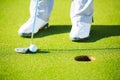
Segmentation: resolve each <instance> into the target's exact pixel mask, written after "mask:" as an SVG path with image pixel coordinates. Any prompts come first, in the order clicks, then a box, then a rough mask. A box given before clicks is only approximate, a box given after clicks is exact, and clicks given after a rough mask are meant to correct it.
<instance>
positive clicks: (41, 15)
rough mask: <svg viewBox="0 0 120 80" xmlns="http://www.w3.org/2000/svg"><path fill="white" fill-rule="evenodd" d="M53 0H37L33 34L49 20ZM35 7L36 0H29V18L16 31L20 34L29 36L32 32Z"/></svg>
mask: <svg viewBox="0 0 120 80" xmlns="http://www.w3.org/2000/svg"><path fill="white" fill-rule="evenodd" d="M53 3H54V0H39V1H38V10H37V17H36V23H35V29H34V34H35V33H37V32H38V31H39V29H42V28H43V27H44V26H45V25H46V24H48V22H49V17H50V14H51V11H52V7H53ZM35 8H36V0H31V3H30V18H29V19H28V21H27V22H26V23H25V24H23V25H22V26H21V28H20V29H19V31H18V34H19V35H20V36H31V35H30V34H31V33H32V27H33V26H32V25H33V22H34V15H35Z"/></svg>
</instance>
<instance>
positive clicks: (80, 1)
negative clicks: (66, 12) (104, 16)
mask: <svg viewBox="0 0 120 80" xmlns="http://www.w3.org/2000/svg"><path fill="white" fill-rule="evenodd" d="M53 3H54V0H39V6H38V7H39V8H38V15H37V16H38V17H39V18H41V19H43V20H45V21H48V20H49V17H50V13H51V11H52V7H53ZM35 4H36V0H31V5H30V13H31V16H33V14H34V10H35ZM92 15H93V0H72V5H71V12H70V16H71V21H72V24H73V25H76V24H79V23H80V22H85V23H91V22H92Z"/></svg>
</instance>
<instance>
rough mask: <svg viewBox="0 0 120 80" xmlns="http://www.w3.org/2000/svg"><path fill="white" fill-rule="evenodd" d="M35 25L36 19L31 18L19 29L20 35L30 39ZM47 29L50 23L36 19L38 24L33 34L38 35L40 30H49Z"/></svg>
mask: <svg viewBox="0 0 120 80" xmlns="http://www.w3.org/2000/svg"><path fill="white" fill-rule="evenodd" d="M33 23H34V18H29V20H28V21H27V22H26V23H25V24H23V25H22V26H21V28H20V29H19V31H18V35H20V36H25V37H30V36H31V33H32V30H33ZM47 27H48V22H46V21H44V20H41V19H39V18H36V23H35V27H34V32H33V33H34V34H36V33H37V32H38V31H39V30H40V29H43V28H47Z"/></svg>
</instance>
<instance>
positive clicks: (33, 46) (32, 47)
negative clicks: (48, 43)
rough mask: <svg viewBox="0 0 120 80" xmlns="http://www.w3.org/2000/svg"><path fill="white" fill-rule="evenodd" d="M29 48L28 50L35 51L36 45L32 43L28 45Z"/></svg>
mask: <svg viewBox="0 0 120 80" xmlns="http://www.w3.org/2000/svg"><path fill="white" fill-rule="evenodd" d="M29 50H30V51H31V52H36V51H37V46H36V45H34V44H31V45H30V47H29Z"/></svg>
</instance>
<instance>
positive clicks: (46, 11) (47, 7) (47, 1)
mask: <svg viewBox="0 0 120 80" xmlns="http://www.w3.org/2000/svg"><path fill="white" fill-rule="evenodd" d="M53 3H54V0H38V10H37V17H38V18H40V19H42V20H44V21H46V22H48V21H49V17H50V14H51V11H52V7H53ZM35 7H36V0H31V3H30V16H31V17H33V16H34V13H35Z"/></svg>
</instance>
